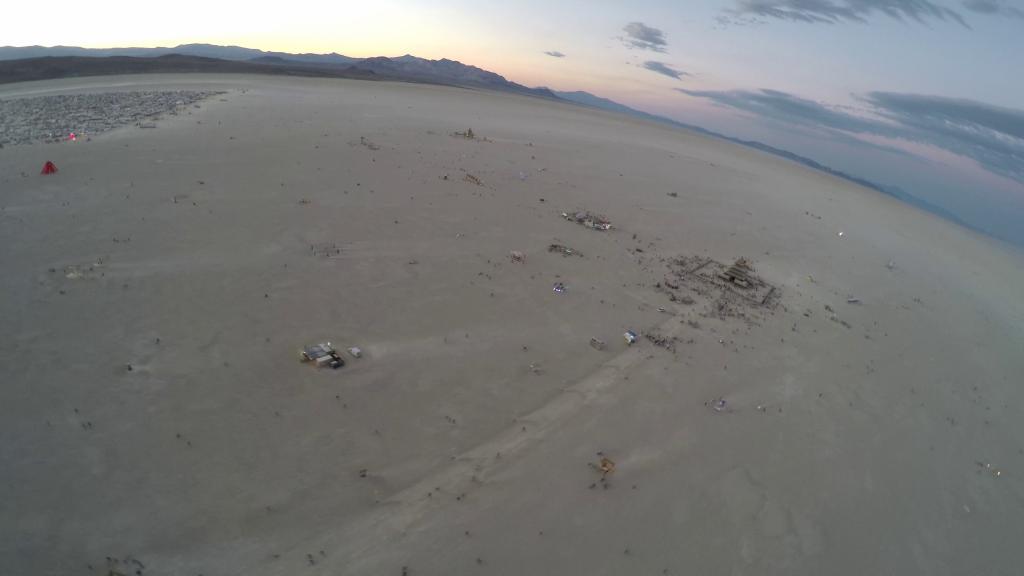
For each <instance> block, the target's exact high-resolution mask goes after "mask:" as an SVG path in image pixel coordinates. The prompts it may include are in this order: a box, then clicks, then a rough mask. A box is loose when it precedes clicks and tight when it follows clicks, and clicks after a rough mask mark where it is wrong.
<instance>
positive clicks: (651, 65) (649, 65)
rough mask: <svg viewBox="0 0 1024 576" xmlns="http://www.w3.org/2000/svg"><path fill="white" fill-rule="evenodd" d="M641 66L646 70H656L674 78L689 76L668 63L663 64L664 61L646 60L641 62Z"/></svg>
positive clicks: (679, 78) (680, 78)
mask: <svg viewBox="0 0 1024 576" xmlns="http://www.w3.org/2000/svg"><path fill="white" fill-rule="evenodd" d="M642 67H643V68H646V69H647V70H650V71H651V72H657V73H658V74H661V75H662V76H668V77H669V78H675V79H676V80H682V79H683V76H689V74H688V73H686V72H683V71H682V70H676V69H675V68H673V67H671V66H669V65H668V64H665V63H664V62H655V61H653V60H648V61H647V62H644V63H643V65H642Z"/></svg>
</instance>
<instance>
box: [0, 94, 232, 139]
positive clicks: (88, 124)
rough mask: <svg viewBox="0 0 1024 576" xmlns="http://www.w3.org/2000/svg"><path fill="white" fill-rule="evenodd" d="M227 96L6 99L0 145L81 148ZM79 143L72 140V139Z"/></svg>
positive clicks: (1, 102)
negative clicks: (77, 144)
mask: <svg viewBox="0 0 1024 576" xmlns="http://www.w3.org/2000/svg"><path fill="white" fill-rule="evenodd" d="M217 94H223V92H212V91H196V90H174V91H163V92H152V91H145V92H106V93H102V94H62V95H57V96H32V97H27V98H4V99H0V145H9V144H13V145H19V144H34V143H39V142H80V141H82V140H83V139H88V137H90V136H95V135H97V134H101V133H103V132H107V131H109V130H113V129H114V128H119V127H121V126H129V125H132V124H136V125H138V126H139V127H141V128H155V127H156V124H155V123H153V121H154V120H158V119H159V118H160V117H161V116H163V115H165V114H166V115H176V114H180V113H182V112H183V111H184V109H185V107H186V106H188V105H191V104H194V103H196V102H199V101H200V100H203V99H205V98H209V97H210V96H214V95H217ZM72 134H73V135H74V137H71V135H72Z"/></svg>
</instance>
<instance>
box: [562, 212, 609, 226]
mask: <svg viewBox="0 0 1024 576" xmlns="http://www.w3.org/2000/svg"><path fill="white" fill-rule="evenodd" d="M562 218H565V219H566V220H568V221H569V222H575V223H577V224H579V225H580V226H583V227H585V228H590V229H591V230H601V231H605V230H611V229H612V223H611V220H609V219H608V218H606V217H605V216H602V215H600V214H594V213H592V212H587V211H586V210H579V211H575V212H571V213H570V212H562Z"/></svg>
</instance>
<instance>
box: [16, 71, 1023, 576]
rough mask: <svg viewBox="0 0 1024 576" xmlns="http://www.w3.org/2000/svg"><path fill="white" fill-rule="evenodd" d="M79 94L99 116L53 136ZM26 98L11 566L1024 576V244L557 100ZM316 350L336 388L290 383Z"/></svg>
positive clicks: (34, 88)
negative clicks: (335, 353) (326, 345)
mask: <svg viewBox="0 0 1024 576" xmlns="http://www.w3.org/2000/svg"><path fill="white" fill-rule="evenodd" d="M176 91H185V92H182V93H179V95H178V96H171V95H166V94H164V95H162V96H151V97H150V100H146V101H145V102H142V103H140V102H141V101H140V100H138V98H140V97H139V96H132V95H130V94H127V95H126V93H137V94H142V93H151V94H162V93H168V92H176ZM117 94H121V95H120V96H117ZM180 94H184V96H182V95H180ZM74 95H80V96H81V95H92V96H89V97H88V98H86V97H84V96H83V97H80V98H77V99H76V98H71V96H74ZM100 95H102V96H100ZM58 97H59V98H58ZM28 98H31V99H36V100H34V102H35V104H33V103H32V102H29V101H27V100H26V101H21V102H14V101H15V100H21V99H28ZM43 98H49V100H47V101H46V102H49V103H46V104H44V101H43V100H40V99H43ZM115 101H116V102H120V103H122V104H120V108H121V109H122V110H128V109H132V110H134V109H136V108H138V109H140V110H141V111H142V112H140V114H138V115H133V113H128V112H125V113H124V114H122V115H121V116H120V117H119V119H111V118H109V117H108V116H109V115H110V112H109V110H111V109H112V107H111V106H110V105H97V104H96V103H100V104H102V103H104V102H106V103H108V104H109V103H110V102H115ZM70 102H78V103H80V104H81V103H83V102H84V103H85V104H86V105H89V104H88V103H90V102H92V103H93V104H92V106H93V108H92V110H93V112H92V113H90V114H87V115H84V116H79V117H81V118H86V119H89V118H91V119H92V121H94V122H96V124H95V126H97V127H99V128H98V129H97V130H96V131H95V133H93V131H92V129H90V130H86V131H84V132H82V133H80V134H78V135H77V138H76V139H75V140H74V141H68V140H67V139H66V138H62V137H61V138H57V137H54V136H47V133H49V132H52V133H53V134H56V135H57V136H61V135H62V134H63V131H65V130H74V127H73V126H65V125H62V124H60V123H61V122H62V121H63V120H64V118H62V117H60V116H62V114H61V112H60V111H61V110H64V108H61V106H69V105H71V104H69V103H70ZM58 104H59V105H58ZM0 105H2V106H3V109H4V110H7V111H15V112H16V116H11V114H15V112H8V115H7V117H5V118H4V119H3V120H2V122H0V125H3V126H4V127H5V128H4V130H5V134H4V136H5V137H8V136H10V135H11V134H13V133H14V132H15V131H17V134H18V136H17V138H18V140H17V141H13V140H8V141H7V143H6V144H5V145H4V147H3V148H2V149H0V269H2V271H3V273H2V274H0V295H2V297H0V325H2V327H3V329H2V331H0V463H2V465H0V486H2V488H3V494H4V497H3V498H2V499H0V566H2V567H3V569H2V570H0V572H3V573H5V574H12V575H13V574H25V575H29V574H32V575H51V574H52V575H58V574H60V575H64V574H82V575H110V574H123V575H126V576H127V575H135V574H138V575H140V576H160V575H198V574H203V575H205V576H214V575H245V576H254V575H263V574H267V575H271V574H273V575H310V576H314V575H328V574H330V575H338V574H360V575H362V574H368V575H369V574H372V575H378V574H384V575H387V574H390V575H395V576H400V575H401V576H420V575H451V574H504V575H520V574H534V575H541V574H552V575H556V574H557V575H565V574H587V575H613V574H637V575H639V574H655V575H660V574H672V575H682V574H751V575H753V574H758V575H762V574H787V575H793V574H808V575H811V574H815V575H818V574H836V575H846V574H848V575H866V574H929V575H943V574H949V575H955V574H1013V573H1019V571H1020V570H1021V566H1024V549H1022V547H1021V546H1020V545H1019V542H1020V537H1021V536H1020V535H1021V534H1022V533H1024V514H1022V508H1021V506H1022V504H1024V418H1022V413H1021V410H1022V407H1024V388H1022V387H1021V385H1020V384H1021V375H1022V374H1024V333H1022V331H1024V299H1022V298H1021V294H1022V288H1024V258H1022V256H1021V254H1020V252H1019V251H1018V250H1016V249H1013V248H1010V247H1007V246H1005V245H1003V244H1000V243H998V242H996V241H994V240H991V239H988V238H986V237H983V236H980V235H978V234H976V233H973V232H970V231H967V230H965V229H963V228H960V227H958V226H956V225H954V224H950V223H948V222H946V221H944V220H940V219H938V218H937V217H935V216H933V215H930V214H926V213H924V212H921V211H919V210H917V209H915V208H912V207H910V206H906V205H904V204H901V203H899V202H897V201H896V200H894V199H892V198H889V197H886V196H883V195H881V194H879V193H877V192H875V191H872V190H868V189H864V188H860V187H857V186H855V185H853V184H851V183H849V182H845V181H842V180H838V179H835V178H833V177H831V176H828V175H825V174H822V173H818V172H814V171H811V170H809V169H807V168H805V167H802V166H799V165H797V164H795V163H791V162H788V161H786V160H782V159H779V158H776V157H772V156H768V155H765V154H762V153H760V152H757V151H753V150H750V149H747V148H743V147H740V146H737V145H735V144H732V143H728V142H724V141H720V140H716V139H713V138H709V137H705V136H700V135H697V134H693V133H688V132H685V131H682V130H678V129H671V128H668V127H665V126H661V125H658V124H653V123H648V122H644V121H641V120H637V119H633V118H629V117H626V116H620V115H617V114H612V113H607V112H601V111H597V110H592V109H588V108H584V107H581V106H575V105H569V104H566V103H561V102H556V101H551V100H546V99H543V98H536V97H530V96H522V95H511V94H501V93H496V92H488V91H482V90H468V89H461V88H453V87H444V86H434V85H426V84H404V83H393V82H370V81H362V80H338V79H309V78H305V79H304V78H284V77H262V76H247V75H139V76H130V77H129V76H124V77H97V78H87V79H67V80H53V81H42V82H31V83H21V84H10V85H5V86H3V87H0ZM44 106H45V107H44ZM146 106H152V108H147V107H146ZM39 110H52V112H49V113H47V114H38V112H39ZM29 111H33V112H32V113H31V114H30V113H29ZM33 114H34V115H33ZM69 114H70V112H69ZM55 116H57V117H55ZM33 118H35V120H33ZM51 120H52V124H53V128H52V129H51V128H50V127H49V126H44V127H38V126H36V125H37V124H38V123H39V122H47V121H51ZM30 125H31V126H30ZM150 126H152V127H150ZM79 130H82V129H81V128H79ZM48 139H49V140H57V141H52V142H51V141H47V140H48ZM30 141H31V143H30ZM46 161H52V162H53V163H54V165H55V166H56V168H57V169H58V171H57V172H56V173H55V174H51V175H40V169H41V167H42V166H43V164H44V163H45V162H46ZM604 223H608V224H610V228H609V229H603V228H605V226H604ZM556 287H558V288H560V289H559V290H555V289H554V288H556ZM627 331H630V332H632V333H633V334H635V335H636V342H635V343H633V344H631V345H630V344H629V343H628V342H627V339H626V338H625V337H624V334H626V332H627ZM320 342H331V343H332V344H333V345H334V346H336V347H337V349H338V350H339V352H340V355H341V356H342V357H343V359H344V360H345V366H344V367H341V368H339V369H337V370H331V369H329V368H327V369H317V368H315V367H314V366H312V365H310V364H308V363H306V364H304V363H301V362H300V361H299V355H298V351H299V350H301V349H302V348H303V346H307V345H311V344H316V343H320ZM350 347H358V348H360V350H361V354H360V357H358V358H356V357H355V356H354V355H352V354H351V353H350V352H348V348H350Z"/></svg>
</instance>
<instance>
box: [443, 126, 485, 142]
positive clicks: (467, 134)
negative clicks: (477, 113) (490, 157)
mask: <svg viewBox="0 0 1024 576" xmlns="http://www.w3.org/2000/svg"><path fill="white" fill-rule="evenodd" d="M451 136H452V138H465V139H466V140H479V141H480V142H490V140H488V139H487V138H481V137H480V136H477V135H476V133H475V132H473V129H472V128H466V131H465V132H458V131H456V132H452V133H451Z"/></svg>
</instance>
